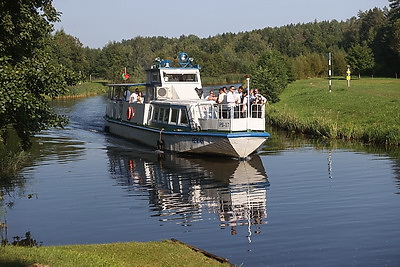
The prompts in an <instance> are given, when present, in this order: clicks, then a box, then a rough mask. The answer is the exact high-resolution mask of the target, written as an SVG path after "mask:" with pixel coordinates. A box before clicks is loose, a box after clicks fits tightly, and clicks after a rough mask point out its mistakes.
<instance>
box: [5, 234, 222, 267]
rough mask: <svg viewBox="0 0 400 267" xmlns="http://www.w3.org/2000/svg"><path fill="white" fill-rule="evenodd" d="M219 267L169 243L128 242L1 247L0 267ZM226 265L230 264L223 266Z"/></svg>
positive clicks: (206, 259) (193, 252)
mask: <svg viewBox="0 0 400 267" xmlns="http://www.w3.org/2000/svg"><path fill="white" fill-rule="evenodd" d="M34 263H39V264H45V265H49V266H53V267H55V266H85V267H86V266H221V263H220V262H218V261H216V260H214V259H212V258H209V257H206V256H204V255H203V254H202V253H199V252H195V251H193V250H192V249H190V248H189V247H187V246H185V245H182V244H179V243H176V242H172V241H167V240H166V241H161V242H147V243H140V242H129V243H111V244H99V245H69V246H53V247H32V248H29V247H17V246H11V245H7V246H3V247H0V266H29V265H32V264H34ZM224 265H225V266H229V264H226V263H225V264H224Z"/></svg>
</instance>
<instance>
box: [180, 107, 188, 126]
mask: <svg viewBox="0 0 400 267" xmlns="http://www.w3.org/2000/svg"><path fill="white" fill-rule="evenodd" d="M179 124H183V125H187V124H188V119H187V115H186V110H185V109H181V120H180V123H179Z"/></svg>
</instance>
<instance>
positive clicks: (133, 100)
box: [129, 88, 139, 103]
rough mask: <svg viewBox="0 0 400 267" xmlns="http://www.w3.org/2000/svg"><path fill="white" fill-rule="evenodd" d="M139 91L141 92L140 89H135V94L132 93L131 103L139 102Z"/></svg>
mask: <svg viewBox="0 0 400 267" xmlns="http://www.w3.org/2000/svg"><path fill="white" fill-rule="evenodd" d="M138 93H139V89H137V88H136V89H135V92H134V93H133V94H131V96H130V97H129V103H135V102H137V101H138V100H137V97H138Z"/></svg>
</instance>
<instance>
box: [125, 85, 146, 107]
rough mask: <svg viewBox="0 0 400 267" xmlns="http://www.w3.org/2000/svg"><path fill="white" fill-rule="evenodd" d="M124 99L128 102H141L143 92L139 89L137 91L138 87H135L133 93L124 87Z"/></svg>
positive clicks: (142, 100)
mask: <svg viewBox="0 0 400 267" xmlns="http://www.w3.org/2000/svg"><path fill="white" fill-rule="evenodd" d="M124 99H125V101H126V102H129V103H139V104H143V102H144V97H143V93H142V92H141V91H139V89H138V88H136V89H135V91H134V92H133V93H131V91H130V90H129V89H128V87H126V89H125V91H124Z"/></svg>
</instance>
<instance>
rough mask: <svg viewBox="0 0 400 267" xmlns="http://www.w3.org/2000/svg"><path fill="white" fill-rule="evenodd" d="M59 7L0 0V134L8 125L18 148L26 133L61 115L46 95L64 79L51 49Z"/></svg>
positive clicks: (56, 122) (57, 121) (37, 0)
mask: <svg viewBox="0 0 400 267" xmlns="http://www.w3.org/2000/svg"><path fill="white" fill-rule="evenodd" d="M58 17H59V13H57V11H56V10H55V9H54V7H53V6H52V1H50V0H24V1H8V0H1V1H0V35H1V36H2V38H1V39H0V96H1V97H0V134H1V138H2V141H3V142H6V141H7V137H8V131H9V126H12V127H13V128H14V129H15V131H16V133H17V134H18V136H19V137H20V139H21V141H22V145H23V148H24V149H27V148H29V146H30V136H32V135H33V134H35V133H37V132H39V131H41V130H43V129H46V128H48V127H52V126H60V125H63V124H64V123H65V121H66V119H65V118H64V117H63V116H59V115H57V114H56V113H55V112H54V111H53V110H52V109H51V108H50V106H49V104H48V102H47V101H46V97H50V98H52V97H56V96H58V95H60V94H62V93H63V92H64V91H65V87H66V85H67V84H68V82H70V80H69V79H68V75H65V72H67V69H66V68H65V67H63V66H61V65H59V64H58V63H57V62H56V60H55V59H54V57H53V56H52V53H51V46H52V44H53V39H52V38H51V32H52V30H53V27H52V24H51V23H53V22H55V21H57V20H58Z"/></svg>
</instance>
